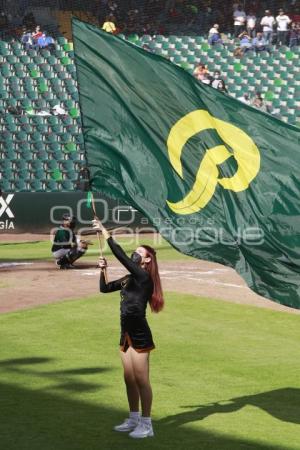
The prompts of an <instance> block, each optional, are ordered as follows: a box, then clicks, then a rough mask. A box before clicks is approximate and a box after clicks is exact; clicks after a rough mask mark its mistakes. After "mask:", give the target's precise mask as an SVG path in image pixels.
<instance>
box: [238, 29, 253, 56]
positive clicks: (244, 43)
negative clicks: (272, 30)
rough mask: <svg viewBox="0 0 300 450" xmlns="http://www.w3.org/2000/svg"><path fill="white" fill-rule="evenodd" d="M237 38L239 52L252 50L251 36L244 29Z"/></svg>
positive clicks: (243, 52)
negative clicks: (238, 40)
mask: <svg viewBox="0 0 300 450" xmlns="http://www.w3.org/2000/svg"><path fill="white" fill-rule="evenodd" d="M239 39H240V49H241V53H242V54H243V55H244V54H245V53H247V52H248V51H249V50H252V42H251V38H250V36H249V35H248V34H247V32H246V31H244V32H243V33H241V34H240V35H239Z"/></svg>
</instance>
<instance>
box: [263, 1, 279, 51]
mask: <svg viewBox="0 0 300 450" xmlns="http://www.w3.org/2000/svg"><path fill="white" fill-rule="evenodd" d="M275 23H276V22H275V19H274V16H272V14H271V11H270V10H269V9H266V11H265V15H264V17H263V18H262V19H261V21H260V24H261V26H262V30H263V34H264V38H265V40H266V42H267V44H271V43H272V38H273V29H274V25H275Z"/></svg>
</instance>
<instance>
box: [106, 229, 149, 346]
mask: <svg viewBox="0 0 300 450" xmlns="http://www.w3.org/2000/svg"><path fill="white" fill-rule="evenodd" d="M107 242H108V245H109V246H110V248H111V250H112V252H113V254H114V255H115V257H116V258H117V259H118V260H119V261H120V263H121V264H123V266H124V267H126V269H127V270H128V271H129V272H130V275H126V276H125V277H122V278H120V279H119V280H115V281H111V282H110V283H106V282H105V277H104V272H103V271H101V275H100V291H101V292H105V293H106V292H113V291H118V290H120V291H121V304H120V311H121V338H120V346H121V350H123V351H125V352H126V350H127V349H128V346H132V347H133V348H134V349H135V350H136V351H138V352H145V351H149V350H152V349H153V348H154V347H155V345H154V343H153V339H152V334H151V330H150V328H149V325H148V322H147V319H146V308H147V303H148V301H150V300H151V297H152V294H153V281H152V278H151V276H150V274H149V273H148V272H147V271H146V270H144V269H143V268H142V267H140V266H139V265H138V264H136V263H134V262H133V261H132V260H131V259H130V258H128V256H127V255H126V254H125V253H124V251H123V250H122V248H121V247H120V246H119V245H118V244H117V243H116V242H115V241H114V240H113V238H111V237H110V238H109V239H108V240H107Z"/></svg>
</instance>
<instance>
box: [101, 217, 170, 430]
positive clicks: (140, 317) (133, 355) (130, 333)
mask: <svg viewBox="0 0 300 450" xmlns="http://www.w3.org/2000/svg"><path fill="white" fill-rule="evenodd" d="M94 227H96V228H100V229H101V231H102V234H103V236H104V238H105V239H106V240H107V243H108V245H109V247H110V248H111V250H112V252H113V254H114V255H115V257H116V258H117V259H118V260H119V261H120V262H121V264H123V266H124V267H125V268H126V269H127V270H128V271H129V274H128V275H125V276H124V277H122V278H120V279H118V280H115V281H111V282H107V281H106V273H105V272H106V268H107V262H106V260H105V259H104V258H100V262H99V267H100V269H101V274H100V291H101V292H104V293H107V292H113V291H117V290H120V291H121V307H120V309H121V338H120V353H121V360H122V364H123V368H124V380H125V385H126V391H127V398H128V404H129V418H128V419H126V420H125V421H124V422H123V423H122V424H121V425H117V426H115V427H114V430H115V431H120V432H129V436H130V437H132V438H144V437H149V436H153V435H154V433H153V428H152V423H151V405H152V389H151V384H150V380H149V354H150V351H151V350H153V349H154V348H155V345H154V342H153V339H152V333H151V330H150V328H149V325H148V322H147V319H146V308H147V304H148V303H149V304H150V308H151V310H152V311H153V312H156V313H158V312H159V311H161V310H162V308H163V305H164V300H163V295H162V288H161V282H160V277H159V272H158V265H157V261H156V252H155V250H154V249H153V248H152V247H149V246H148V245H142V246H140V247H138V248H137V249H136V250H135V252H133V253H132V255H131V257H130V258H129V257H128V256H127V255H126V254H125V252H124V251H123V249H122V248H121V247H120V246H119V245H118V244H117V243H116V242H115V241H114V239H113V238H112V237H111V236H110V234H109V232H108V231H107V230H106V228H104V227H103V225H102V224H101V222H99V221H97V220H95V221H94ZM140 403H141V409H142V415H140V412H139V404H140Z"/></svg>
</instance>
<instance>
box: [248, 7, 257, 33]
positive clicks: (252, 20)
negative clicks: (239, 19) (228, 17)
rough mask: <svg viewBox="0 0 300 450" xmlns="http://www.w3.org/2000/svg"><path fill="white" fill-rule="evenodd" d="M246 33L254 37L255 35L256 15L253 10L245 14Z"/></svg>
mask: <svg viewBox="0 0 300 450" xmlns="http://www.w3.org/2000/svg"><path fill="white" fill-rule="evenodd" d="M246 26H247V33H248V35H249V36H250V37H251V38H254V37H255V35H256V15H255V14H254V13H253V11H250V12H249V14H248V16H247V22H246Z"/></svg>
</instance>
